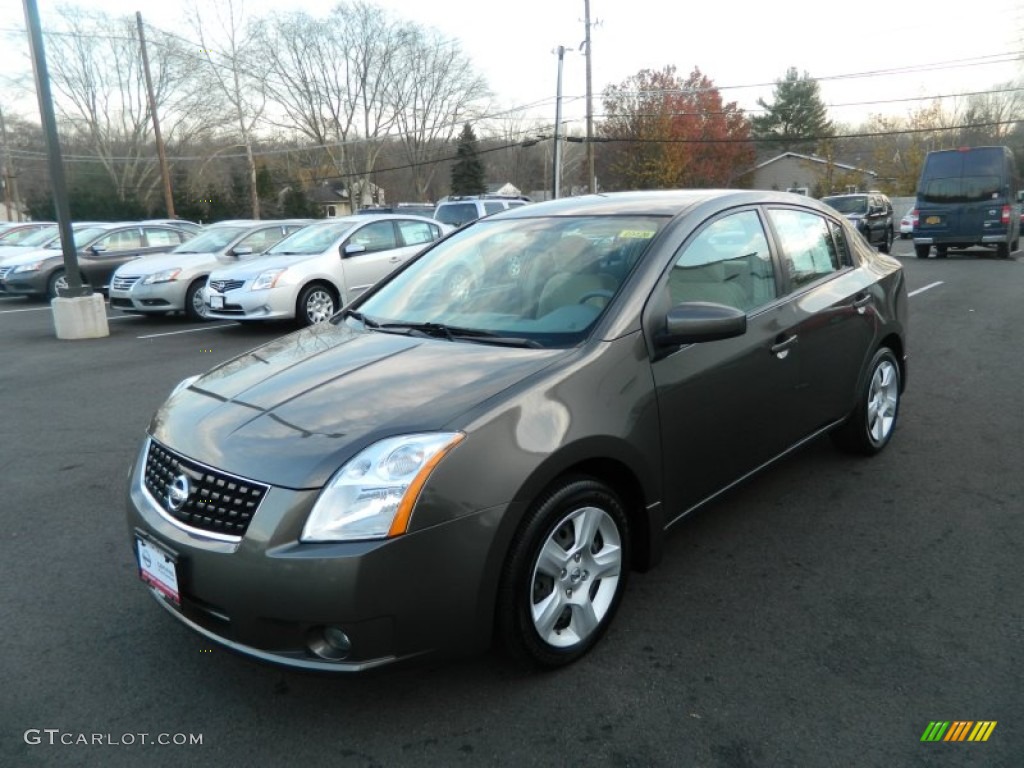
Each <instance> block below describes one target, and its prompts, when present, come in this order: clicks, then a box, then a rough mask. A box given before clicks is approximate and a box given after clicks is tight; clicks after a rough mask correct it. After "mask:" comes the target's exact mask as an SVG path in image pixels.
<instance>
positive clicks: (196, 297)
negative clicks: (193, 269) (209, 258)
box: [185, 277, 209, 320]
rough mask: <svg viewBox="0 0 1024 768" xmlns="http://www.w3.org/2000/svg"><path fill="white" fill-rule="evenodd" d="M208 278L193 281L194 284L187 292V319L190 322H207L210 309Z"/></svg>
mask: <svg viewBox="0 0 1024 768" xmlns="http://www.w3.org/2000/svg"><path fill="white" fill-rule="evenodd" d="M205 287H206V278H205V277H201V278H199V279H198V280H193V281H192V284H191V285H190V286H189V287H188V290H187V291H185V317H187V318H188V319H189V320H206V319H207V317H208V314H207V313H208V311H209V310H208V308H207V306H206V296H205V295H204V294H205V293H206V292H205V291H204V290H203V289H204V288H205Z"/></svg>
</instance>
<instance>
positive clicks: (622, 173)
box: [597, 66, 754, 190]
mask: <svg viewBox="0 0 1024 768" xmlns="http://www.w3.org/2000/svg"><path fill="white" fill-rule="evenodd" d="M603 101H604V110H605V116H604V119H603V120H602V121H601V123H600V124H599V126H598V131H597V135H598V137H599V140H600V141H601V144H599V145H598V146H599V148H600V150H601V151H600V156H601V174H600V181H601V187H602V188H603V189H609V190H610V189H670V188H685V187H705V188H706V187H725V186H731V185H732V184H733V183H734V181H735V179H736V177H737V176H739V174H741V173H742V172H744V171H746V170H749V169H750V167H751V166H752V165H753V162H754V145H753V143H752V142H751V141H750V121H749V120H748V119H747V117H746V115H745V114H744V113H743V110H742V109H740V108H739V107H738V106H737V105H736V102H729V103H727V104H726V103H723V102H722V95H721V93H719V91H718V89H717V88H716V87H715V85H714V83H713V82H712V81H711V79H710V78H708V77H707V76H706V75H704V74H702V73H701V71H700V69H698V68H696V67H695V68H694V70H693V72H691V73H690V75H689V77H687V78H686V79H685V80H684V79H681V78H679V77H678V76H677V75H676V69H675V67H673V66H667V67H665V68H664V69H663V70H661V71H653V70H649V69H644V70H641V71H640V72H638V73H637V74H635V75H633V76H631V77H629V78H627V79H626V80H624V81H623V82H622V83H621V84H619V85H612V86H609V87H608V88H606V89H605V91H604V95H603Z"/></svg>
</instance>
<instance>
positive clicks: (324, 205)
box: [307, 182, 385, 219]
mask: <svg viewBox="0 0 1024 768" xmlns="http://www.w3.org/2000/svg"><path fill="white" fill-rule="evenodd" d="M354 191H355V192H356V193H357V194H356V196H357V197H360V198H361V199H360V200H357V201H356V204H355V205H354V206H353V205H352V200H351V196H350V194H349V189H348V187H346V186H344V185H333V184H329V183H327V182H321V183H320V184H317V185H316V186H315V187H313V188H312V189H310V190H309V192H308V193H307V197H308V198H309V199H310V200H311V201H313V202H314V203H316V204H317V205H318V206H319V207H320V208H321V209H322V210H323V214H324V218H328V219H333V218H335V217H336V216H348V215H350V214H352V213H354V212H356V211H358V210H360V209H362V208H366V207H368V206H372V205H384V203H385V200H384V190H383V189H381V188H380V187H378V186H377V185H376V184H373V183H368V184H367V185H366V188H365V189H364V190H363V192H362V195H360V194H359V190H358V188H357V189H356V190H354Z"/></svg>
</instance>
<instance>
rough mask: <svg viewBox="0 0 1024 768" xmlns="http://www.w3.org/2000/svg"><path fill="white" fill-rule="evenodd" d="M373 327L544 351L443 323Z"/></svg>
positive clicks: (534, 345) (536, 344)
mask: <svg viewBox="0 0 1024 768" xmlns="http://www.w3.org/2000/svg"><path fill="white" fill-rule="evenodd" d="M371 327H373V328H376V329H378V330H381V331H384V332H386V333H396V332H402V331H405V332H406V333H409V334H413V333H421V334H423V335H425V336H430V337H431V338H435V339H447V340H448V341H475V342H478V343H481V344H501V345H505V346H509V347H529V348H531V349H542V348H543V346H544V345H543V344H541V343H539V342H537V341H534V340H533V339H526V338H521V337H518V336H503V335H501V334H500V333H494V332H493V331H482V330H479V329H477V328H459V327H457V326H449V325H444V324H443V323H380V324H378V325H375V326H371Z"/></svg>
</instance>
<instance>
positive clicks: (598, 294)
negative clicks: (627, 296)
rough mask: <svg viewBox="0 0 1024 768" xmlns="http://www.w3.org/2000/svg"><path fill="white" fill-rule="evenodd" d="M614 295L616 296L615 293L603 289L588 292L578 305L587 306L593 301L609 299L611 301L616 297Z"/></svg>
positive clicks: (581, 297)
mask: <svg viewBox="0 0 1024 768" xmlns="http://www.w3.org/2000/svg"><path fill="white" fill-rule="evenodd" d="M614 295H615V291H609V290H606V289H603V288H598V289H597V290H594V291H587V292H586V293H584V294H583V295H582V296H580V300H579V301H577V302H576V303H577V304H586V303H587V302H588V301H590V300H591V299H609V300H610V299H611V298H612V296H614Z"/></svg>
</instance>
